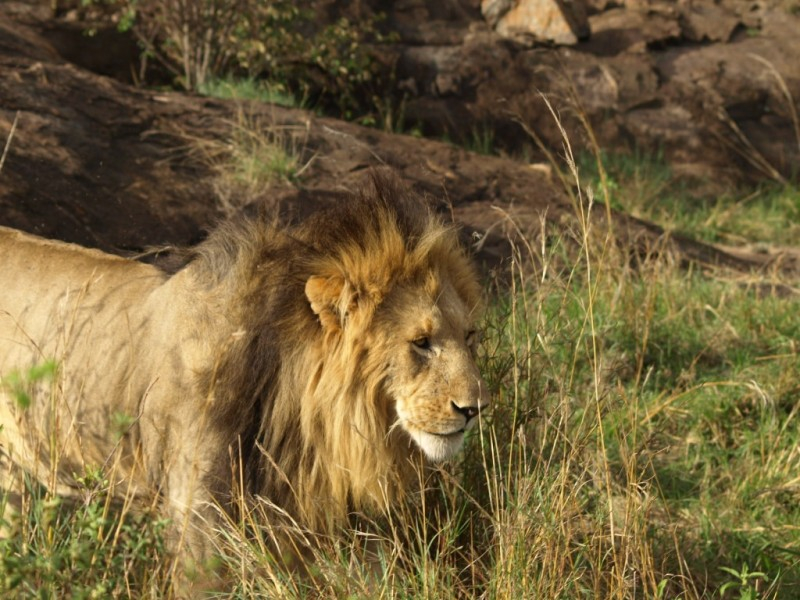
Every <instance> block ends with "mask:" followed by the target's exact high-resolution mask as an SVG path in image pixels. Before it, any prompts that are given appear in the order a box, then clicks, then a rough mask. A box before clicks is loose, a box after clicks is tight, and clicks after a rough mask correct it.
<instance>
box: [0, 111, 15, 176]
mask: <svg viewBox="0 0 800 600" xmlns="http://www.w3.org/2000/svg"><path fill="white" fill-rule="evenodd" d="M17 121H19V111H17V112H16V114H15V115H14V122H13V123H12V124H11V131H9V132H8V137H7V138H6V146H5V148H3V156H0V172H2V171H3V165H4V164H5V163H6V156H7V155H8V149H9V148H11V140H12V139H14V132H15V131H16V130H17Z"/></svg>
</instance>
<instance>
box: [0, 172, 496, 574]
mask: <svg viewBox="0 0 800 600" xmlns="http://www.w3.org/2000/svg"><path fill="white" fill-rule="evenodd" d="M0 264H1V265H2V274H3V283H2V285H1V286H0V375H5V377H6V380H5V382H4V383H0V423H1V424H2V430H0V455H1V456H0V459H2V460H0V466H2V462H6V463H7V465H8V464H13V465H15V466H19V467H21V468H23V469H25V470H27V471H28V472H35V473H38V474H39V476H40V477H41V478H42V479H44V480H45V483H48V484H50V485H56V486H58V485H64V486H66V487H69V486H70V485H71V483H70V481H71V480H70V477H71V474H73V473H82V472H84V471H85V470H86V469H87V468H97V467H102V468H104V469H105V470H106V471H107V472H108V473H110V476H111V478H112V484H113V486H114V488H115V489H116V490H117V493H123V492H124V493H133V494H137V495H139V494H144V495H147V494H156V496H154V497H157V498H160V499H161V502H162V503H163V504H162V506H163V510H164V511H165V512H166V514H167V516H168V517H170V518H171V519H172V521H173V523H175V524H182V525H186V526H187V527H186V528H185V529H184V530H183V531H184V533H183V534H182V537H181V540H182V543H185V544H186V546H185V547H187V548H188V551H189V553H190V555H192V556H194V557H197V558H202V557H203V556H204V554H205V552H206V550H205V548H206V547H207V546H208V541H207V539H205V536H208V535H209V534H210V532H211V531H212V530H213V529H214V526H215V523H218V522H219V516H218V515H219V513H220V510H219V508H220V507H222V509H223V510H229V507H230V506H232V504H233V502H234V498H235V497H236V496H237V493H238V494H240V493H241V492H242V491H244V493H245V494H246V495H247V496H248V497H251V498H252V497H256V496H259V497H262V498H266V499H268V500H269V501H270V502H271V503H273V504H274V505H275V506H277V507H279V508H280V509H281V510H282V511H285V514H287V515H289V516H290V517H291V518H292V519H293V520H294V521H296V522H297V523H299V524H300V525H302V526H303V527H304V528H307V529H308V530H309V531H320V532H329V531H333V530H334V529H335V528H336V527H341V526H342V525H343V524H345V523H346V521H347V519H348V515H349V514H351V513H353V512H356V511H367V512H370V511H377V512H381V511H385V510H388V509H389V508H390V507H391V506H392V505H393V504H395V503H396V502H398V501H400V500H401V499H402V498H403V497H404V496H406V495H407V493H408V490H409V489H410V486H411V485H412V483H413V482H412V480H413V479H414V465H416V464H420V463H422V464H428V463H438V462H441V461H446V460H448V459H451V458H452V457H454V456H455V455H456V454H457V453H458V452H459V449H460V448H461V446H462V443H463V440H464V436H465V432H466V431H467V430H468V429H469V428H470V427H472V426H473V425H474V424H475V422H476V420H477V419H478V417H479V415H480V413H481V412H482V411H483V410H485V409H486V407H487V404H488V394H487V390H486V384H485V383H484V381H483V380H482V378H481V375H480V373H479V370H478V368H477V366H476V361H475V345H476V334H475V330H476V322H477V319H478V318H479V312H480V307H481V285H480V283H479V278H478V274H477V271H476V268H475V266H474V265H473V262H472V261H471V259H470V258H469V256H468V255H467V253H466V252H465V250H464V248H463V247H462V246H461V245H460V243H459V240H458V234H457V231H456V229H455V228H454V227H453V226H450V225H446V224H445V223H443V222H442V220H441V219H440V218H438V217H437V216H436V215H435V214H434V213H433V212H432V210H431V209H430V208H429V207H428V204H427V203H426V202H425V200H424V199H421V198H420V197H418V196H416V195H414V194H413V193H411V192H410V191H408V190H407V189H406V188H404V187H403V186H402V185H401V184H399V183H398V182H397V181H396V180H395V178H393V177H391V176H387V175H385V174H380V173H375V174H373V175H372V179H371V183H370V184H369V185H367V186H365V188H364V189H362V190H361V191H359V192H357V193H354V194H351V195H350V196H349V197H348V198H346V199H343V200H341V201H338V202H336V203H334V205H333V206H330V207H328V208H327V209H323V210H321V211H319V212H318V213H316V214H313V215H312V216H311V217H309V218H308V219H307V220H305V221H303V222H301V223H300V224H296V225H293V226H291V227H289V228H281V227H279V226H277V225H274V224H273V225H270V224H269V223H268V222H267V220H266V219H264V218H262V219H252V218H251V219H241V220H239V221H237V222H233V223H227V224H223V225H221V226H220V227H219V228H218V229H216V230H215V231H214V232H213V233H212V234H211V235H210V236H209V237H208V239H207V240H206V241H205V242H203V243H202V244H200V245H199V246H198V247H196V248H195V249H194V250H191V251H190V252H189V254H188V255H187V257H186V259H185V260H184V261H183V264H182V266H181V267H180V268H177V269H175V270H174V272H172V273H170V272H166V271H165V270H162V269H160V268H158V267H157V266H154V265H152V264H145V263H143V262H137V261H134V260H131V259H127V258H122V257H117V256H112V255H109V254H105V253H103V252H100V251H98V250H91V249H86V248H83V247H79V246H76V245H71V244H67V243H62V242H57V241H50V240H45V239H41V238H39V237H35V236H32V235H28V234H25V233H22V232H19V231H15V230H12V229H8V228H0ZM48 360H54V361H55V362H56V364H57V374H56V376H55V377H54V378H53V379H52V380H51V381H49V382H48V381H39V382H37V383H36V384H35V385H34V384H32V387H33V388H34V389H32V390H31V402H30V405H29V406H28V407H27V408H23V407H21V406H19V403H18V402H16V400H15V397H14V394H13V393H12V389H11V388H12V387H13V386H12V385H11V383H10V377H11V375H10V374H12V373H14V374H16V375H15V379H14V381H16V382H19V379H20V374H24V373H25V372H26V370H27V369H30V368H31V367H32V366H35V365H37V364H40V363H42V362H43V361H48ZM53 473H57V476H56V477H52V474H53ZM239 488H244V489H243V490H242V489H239ZM223 514H224V513H223Z"/></svg>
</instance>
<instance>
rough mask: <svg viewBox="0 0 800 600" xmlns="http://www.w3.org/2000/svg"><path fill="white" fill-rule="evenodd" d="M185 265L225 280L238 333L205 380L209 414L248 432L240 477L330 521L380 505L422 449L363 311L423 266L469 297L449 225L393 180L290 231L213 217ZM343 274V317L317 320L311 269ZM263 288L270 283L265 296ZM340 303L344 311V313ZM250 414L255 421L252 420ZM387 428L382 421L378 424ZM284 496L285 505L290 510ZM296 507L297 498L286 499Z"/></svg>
mask: <svg viewBox="0 0 800 600" xmlns="http://www.w3.org/2000/svg"><path fill="white" fill-rule="evenodd" d="M194 264H195V268H198V269H204V270H205V271H206V273H205V274H204V275H202V277H203V278H207V279H208V280H209V281H217V282H219V285H222V286H226V285H229V286H232V287H233V288H235V291H233V290H232V292H233V293H232V298H235V299H236V302H235V304H234V305H233V306H231V308H234V309H235V310H236V311H237V314H238V315H239V318H238V320H239V321H240V322H241V324H242V328H243V331H244V332H245V333H244V335H243V336H242V337H241V339H240V340H238V342H237V343H236V344H235V346H233V347H232V348H231V349H230V351H229V352H227V354H226V356H225V358H224V360H223V362H222V363H221V364H220V365H218V367H217V369H216V370H215V371H214V372H210V373H205V374H204V376H205V386H206V387H207V389H209V390H211V388H213V390H214V395H215V409H216V412H217V415H216V416H215V418H216V419H219V421H220V422H224V423H228V427H230V428H231V429H234V428H235V427H236V426H237V425H238V424H240V423H241V422H242V415H243V414H248V413H249V414H251V415H253V416H254V418H253V419H252V420H251V419H249V418H248V419H247V422H250V423H251V424H252V425H253V428H252V429H250V430H249V431H243V432H241V435H242V436H243V437H244V438H247V439H250V440H255V441H256V442H257V443H255V444H248V443H244V444H243V447H246V448H253V449H254V451H253V453H252V454H251V455H250V456H249V457H248V460H247V466H248V470H247V472H248V475H249V478H250V483H251V486H252V487H251V489H252V490H254V491H256V492H257V493H259V494H262V495H263V496H265V497H268V498H270V500H271V501H273V502H274V503H276V504H277V505H278V506H281V507H283V508H287V509H290V512H292V513H295V514H297V515H298V516H299V520H300V522H302V523H304V524H307V525H308V526H309V527H311V528H312V529H325V528H328V527H329V526H330V525H332V524H336V523H340V522H341V520H342V519H343V518H344V516H345V514H346V512H347V511H348V510H350V509H353V508H355V509H361V508H374V507H384V506H385V505H386V504H387V503H391V502H394V501H396V500H398V499H399V498H400V497H401V496H402V495H403V494H404V492H405V488H406V485H407V484H408V483H409V478H410V475H411V473H410V472H411V470H412V469H411V467H412V465H413V463H415V462H418V460H419V451H418V450H417V449H416V448H415V447H414V445H413V444H411V443H410V441H409V440H408V438H407V437H406V436H404V435H402V434H401V433H400V432H398V431H392V432H390V429H391V425H392V423H393V421H394V419H395V415H394V413H393V409H392V406H391V403H390V402H389V400H388V399H387V398H386V397H385V396H384V385H383V384H384V380H385V377H386V373H385V370H384V368H383V367H384V363H385V359H386V356H384V355H383V353H382V352H381V344H380V342H381V340H377V341H375V342H377V343H376V344H375V346H376V347H373V348H371V351H367V349H366V346H365V339H366V338H367V337H368V332H369V329H370V325H371V316H372V312H373V311H374V310H375V309H376V307H377V306H378V305H379V304H380V303H381V301H382V299H383V298H384V297H385V296H386V294H388V293H389V291H390V289H391V287H392V286H394V285H398V284H399V283H402V282H418V284H419V285H420V286H422V285H424V283H425V280H426V278H427V277H430V276H431V274H433V276H434V277H436V278H438V279H446V280H448V281H449V282H451V283H452V284H453V285H454V286H456V287H457V289H458V291H459V293H460V294H461V296H462V297H463V298H464V299H465V301H466V303H467V304H468V305H470V306H476V305H478V303H479V297H480V289H479V286H478V283H477V277H476V274H475V271H474V268H473V266H472V264H471V263H470V261H469V260H468V258H467V257H466V256H465V254H464V252H463V250H462V248H461V246H460V244H459V243H458V239H457V233H456V231H455V230H454V229H453V228H452V227H449V226H446V225H444V224H443V223H442V222H441V220H440V219H439V218H437V217H435V216H434V215H433V214H432V213H431V212H430V210H429V209H428V207H427V205H426V204H425V203H424V202H422V201H421V200H420V199H418V198H416V197H414V196H410V195H409V194H408V193H407V192H406V191H405V190H403V189H401V188H399V187H398V185H397V184H396V182H394V181H393V180H391V179H388V178H386V177H385V176H383V177H382V176H378V175H376V176H374V178H373V180H372V187H371V188H369V189H366V190H364V191H362V192H361V193H360V194H359V195H357V196H355V197H350V198H347V199H346V200H344V201H342V202H341V203H340V204H339V205H337V206H335V207H333V208H330V209H329V210H323V211H321V212H320V213H318V214H317V215H315V216H313V217H312V218H311V219H310V220H309V221H307V222H306V223H304V224H303V226H301V227H300V228H298V229H296V230H295V231H293V232H291V233H289V234H282V233H280V232H276V231H274V230H271V229H264V228H263V227H261V226H260V225H258V224H253V223H252V222H246V223H242V224H240V225H238V226H228V227H223V228H221V229H219V230H217V231H216V232H215V234H214V235H213V236H212V237H211V238H210V239H209V240H208V241H207V242H206V243H205V244H203V245H202V246H201V247H200V248H199V249H198V253H197V256H196V258H195V259H194ZM342 274H347V282H346V285H347V286H349V287H350V288H351V289H349V290H346V291H344V293H343V294H342V296H343V298H346V300H344V301H346V302H350V303H353V304H355V303H357V304H358V306H357V309H355V310H357V311H358V314H357V315H352V314H348V315H347V317H346V318H347V319H348V320H350V322H349V323H348V324H347V327H343V326H342V325H343V324H342V323H337V322H332V323H328V324H327V325H328V326H327V327H325V328H321V327H320V320H322V319H331V320H333V319H334V317H333V316H332V315H320V316H318V315H315V314H314V313H313V312H312V311H311V310H309V306H308V304H307V302H303V301H301V300H299V299H301V298H304V293H303V292H304V286H305V285H306V282H307V281H308V279H309V278H310V277H338V276H340V275H342ZM265 290H272V292H271V294H270V295H269V297H268V299H267V301H266V303H265V302H264V297H265ZM347 311H348V307H343V309H342V313H347ZM256 425H257V429H256V428H255V426H256ZM387 432H390V433H387ZM291 509H294V510H291ZM295 511H296V512H295Z"/></svg>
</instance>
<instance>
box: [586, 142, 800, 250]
mask: <svg viewBox="0 0 800 600" xmlns="http://www.w3.org/2000/svg"><path fill="white" fill-rule="evenodd" d="M602 165H603V168H604V169H605V170H606V173H607V177H608V180H607V184H606V187H605V188H604V189H607V190H608V192H609V197H610V202H611V205H612V206H613V207H614V208H617V209H619V210H622V211H624V212H627V213H629V214H632V215H634V216H636V217H639V218H642V219H645V220H647V221H652V222H654V223H657V224H659V225H661V226H662V227H664V228H665V229H667V230H668V231H676V232H679V233H684V234H687V235H689V236H690V237H693V238H695V239H700V240H704V241H708V242H715V243H724V244H730V245H742V244H778V245H789V246H790V245H796V244H797V240H800V188H798V186H797V185H794V184H788V185H780V184H775V183H765V184H761V185H759V186H756V187H752V188H749V189H741V190H735V191H731V192H728V193H724V194H721V195H717V196H713V197H704V196H702V195H698V192H697V189H696V187H697V182H687V181H681V180H679V179H676V178H675V177H673V174H672V172H671V170H670V168H669V166H668V165H667V164H666V163H665V162H664V160H663V159H662V158H661V157H660V156H658V155H651V156H647V155H641V154H633V155H624V154H617V155H604V156H603V157H602ZM579 166H580V173H581V174H582V179H583V180H584V182H586V183H595V184H596V185H598V186H599V185H600V184H599V179H600V178H599V173H598V170H599V169H598V166H597V161H596V160H595V158H594V157H590V156H586V157H584V158H583V160H581V161H580V165H579ZM701 187H702V186H701ZM701 193H702V192H701Z"/></svg>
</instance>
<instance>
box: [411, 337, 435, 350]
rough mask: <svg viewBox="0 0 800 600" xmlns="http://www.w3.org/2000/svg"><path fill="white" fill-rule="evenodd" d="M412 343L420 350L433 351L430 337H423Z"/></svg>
mask: <svg viewBox="0 0 800 600" xmlns="http://www.w3.org/2000/svg"><path fill="white" fill-rule="evenodd" d="M411 343H412V344H414V347H416V348H419V349H420V350H430V349H431V340H430V338H429V337H428V336H426V335H423V336H420V337H418V338H416V339H414V340H411Z"/></svg>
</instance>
